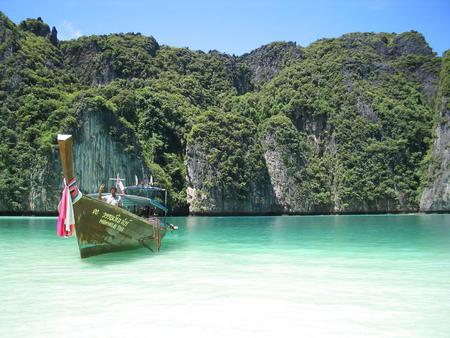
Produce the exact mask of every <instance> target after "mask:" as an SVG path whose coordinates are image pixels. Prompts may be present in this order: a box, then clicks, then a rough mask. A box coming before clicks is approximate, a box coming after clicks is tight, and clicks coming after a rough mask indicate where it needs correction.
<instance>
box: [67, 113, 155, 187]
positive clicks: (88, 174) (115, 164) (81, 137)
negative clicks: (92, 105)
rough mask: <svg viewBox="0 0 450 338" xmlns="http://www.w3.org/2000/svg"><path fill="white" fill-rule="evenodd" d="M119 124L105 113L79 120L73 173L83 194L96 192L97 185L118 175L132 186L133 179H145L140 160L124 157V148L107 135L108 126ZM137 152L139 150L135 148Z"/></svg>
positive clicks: (108, 184) (146, 172)
mask: <svg viewBox="0 0 450 338" xmlns="http://www.w3.org/2000/svg"><path fill="white" fill-rule="evenodd" d="M117 124H118V122H117V120H116V119H115V117H114V116H113V115H111V114H108V113H102V112H88V113H86V114H85V116H84V117H83V119H82V126H81V128H80V129H79V130H78V131H77V132H76V133H75V135H74V149H73V151H74V154H73V161H74V170H75V177H76V178H77V181H78V182H79V187H80V189H81V191H82V192H96V191H98V187H99V186H100V183H102V182H103V183H105V184H106V185H107V186H112V185H114V182H111V181H109V182H108V181H107V180H108V179H109V178H115V177H116V176H117V174H120V177H121V178H124V179H125V180H126V181H125V184H130V183H134V180H135V175H137V176H138V177H139V178H143V177H148V171H146V169H144V166H143V160H142V158H140V157H139V156H138V155H137V153H131V154H130V153H125V152H124V151H123V149H124V146H123V145H122V144H120V143H119V142H117V141H115V140H114V139H113V137H112V136H111V135H110V132H109V129H110V127H111V126H116V125H117ZM137 149H139V148H138V147H137Z"/></svg>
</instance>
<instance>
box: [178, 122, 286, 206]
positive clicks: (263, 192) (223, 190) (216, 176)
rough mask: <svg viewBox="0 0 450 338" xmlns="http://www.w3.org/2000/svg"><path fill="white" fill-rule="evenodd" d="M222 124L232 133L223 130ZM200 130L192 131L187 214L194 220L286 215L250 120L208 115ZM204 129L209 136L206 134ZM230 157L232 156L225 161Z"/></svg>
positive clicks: (188, 153)
mask: <svg viewBox="0 0 450 338" xmlns="http://www.w3.org/2000/svg"><path fill="white" fill-rule="evenodd" d="M224 125H228V126H229V128H230V129H228V128H226V129H222V127H223V126H224ZM200 126H201V128H199V129H194V130H193V131H192V132H191V134H190V136H189V141H188V145H187V150H186V167H187V181H188V190H187V198H188V203H189V212H190V213H191V214H194V215H197V214H201V215H240V214H250V215H261V214H273V213H280V212H282V208H281V206H280V205H279V203H278V201H277V198H276V196H275V193H274V191H273V188H272V185H271V183H270V177H269V175H268V172H267V169H266V167H265V165H264V162H263V161H264V159H263V156H262V152H261V148H260V146H259V144H258V139H257V130H256V126H255V125H254V124H253V123H252V121H250V120H248V119H246V118H244V117H237V116H233V115H230V114H215V113H210V114H209V115H207V116H206V117H205V119H204V120H203V121H200ZM204 129H207V130H209V133H208V134H205V133H204V132H203V130H204ZM230 130H233V131H234V132H233V133H230V132H229V131H230ZM229 152H232V153H233V154H234V156H230V157H229V158H226V157H224V156H221V153H229Z"/></svg>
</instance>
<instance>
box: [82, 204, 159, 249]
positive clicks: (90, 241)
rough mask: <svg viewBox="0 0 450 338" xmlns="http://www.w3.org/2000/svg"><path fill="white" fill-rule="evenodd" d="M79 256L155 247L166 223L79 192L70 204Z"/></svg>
mask: <svg viewBox="0 0 450 338" xmlns="http://www.w3.org/2000/svg"><path fill="white" fill-rule="evenodd" d="M73 208H74V214H75V230H76V236H77V240H78V246H79V249H80V255H81V258H86V257H90V256H95V255H100V254H104V253H109V252H114V251H123V250H130V249H135V248H139V247H146V248H148V249H150V250H151V251H159V249H160V247H161V240H162V238H163V237H164V235H165V233H166V227H165V226H162V225H160V222H159V220H158V219H156V218H155V219H151V220H146V219H144V218H141V217H139V216H136V215H134V214H132V213H130V212H129V211H127V210H125V209H121V208H118V207H115V206H112V205H109V204H106V203H105V202H103V201H101V200H98V199H95V198H91V197H88V196H82V197H81V199H80V200H79V201H78V202H76V203H75V204H74V205H73Z"/></svg>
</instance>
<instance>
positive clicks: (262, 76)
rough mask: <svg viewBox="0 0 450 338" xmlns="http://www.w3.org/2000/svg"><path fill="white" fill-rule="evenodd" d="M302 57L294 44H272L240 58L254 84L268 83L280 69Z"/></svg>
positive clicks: (300, 51)
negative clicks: (248, 70)
mask: <svg viewBox="0 0 450 338" xmlns="http://www.w3.org/2000/svg"><path fill="white" fill-rule="evenodd" d="M301 56H302V49H301V48H300V47H298V46H297V44H296V43H295V42H273V43H271V44H268V45H265V46H262V47H259V48H257V49H255V50H253V51H252V52H250V53H247V54H244V55H242V56H241V57H240V60H241V62H243V63H244V64H246V65H248V66H249V68H250V70H251V72H252V78H253V81H254V82H255V83H256V84H261V83H263V82H268V81H270V80H271V79H272V78H273V77H274V76H275V75H277V74H278V73H279V72H280V70H281V69H283V68H284V67H286V66H287V65H288V64H290V63H292V62H295V61H296V60H298V59H300V58H301Z"/></svg>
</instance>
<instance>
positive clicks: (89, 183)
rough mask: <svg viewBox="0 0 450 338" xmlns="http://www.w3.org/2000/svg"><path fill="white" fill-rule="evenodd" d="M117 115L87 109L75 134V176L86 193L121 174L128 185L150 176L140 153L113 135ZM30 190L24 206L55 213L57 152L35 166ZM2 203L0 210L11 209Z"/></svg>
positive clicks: (58, 178)
mask: <svg viewBox="0 0 450 338" xmlns="http://www.w3.org/2000/svg"><path fill="white" fill-rule="evenodd" d="M117 124H118V122H117V120H116V118H115V117H114V116H113V115H111V114H109V113H105V112H98V111H97V112H95V111H86V112H83V113H82V114H81V124H80V128H78V129H77V130H76V132H75V133H74V134H73V136H74V146H73V161H74V172H75V178H76V179H77V182H78V186H79V187H80V190H81V191H82V192H83V193H93V192H97V191H98V188H99V186H100V184H101V183H105V184H106V186H107V187H111V186H113V185H114V184H115V182H112V181H108V179H109V178H115V177H116V175H117V174H120V177H121V178H124V179H125V180H126V181H125V183H126V184H130V183H134V180H135V175H137V176H138V177H139V178H142V177H148V171H147V170H146V169H145V168H144V166H143V161H142V158H140V157H139V156H138V155H137V153H138V152H139V147H138V146H137V145H136V150H137V152H133V153H125V152H124V151H123V149H124V145H122V144H121V143H119V142H117V141H116V140H115V139H114V138H113V137H112V136H111V134H110V132H109V130H110V128H111V127H112V126H117ZM30 183H32V184H30V191H29V194H28V196H27V203H24V205H23V209H24V210H26V211H27V212H31V213H35V212H36V213H46V212H50V213H52V212H55V210H56V207H57V205H58V201H59V199H60V197H61V196H60V194H61V191H62V169H61V165H60V162H59V153H58V152H57V151H55V152H53V153H51V154H49V155H48V158H47V159H46V160H45V161H41V162H38V163H36V164H35V165H34V168H33V172H32V177H31V178H30ZM8 211H9V210H8V209H4V208H3V206H2V205H1V202H0V212H8Z"/></svg>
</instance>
